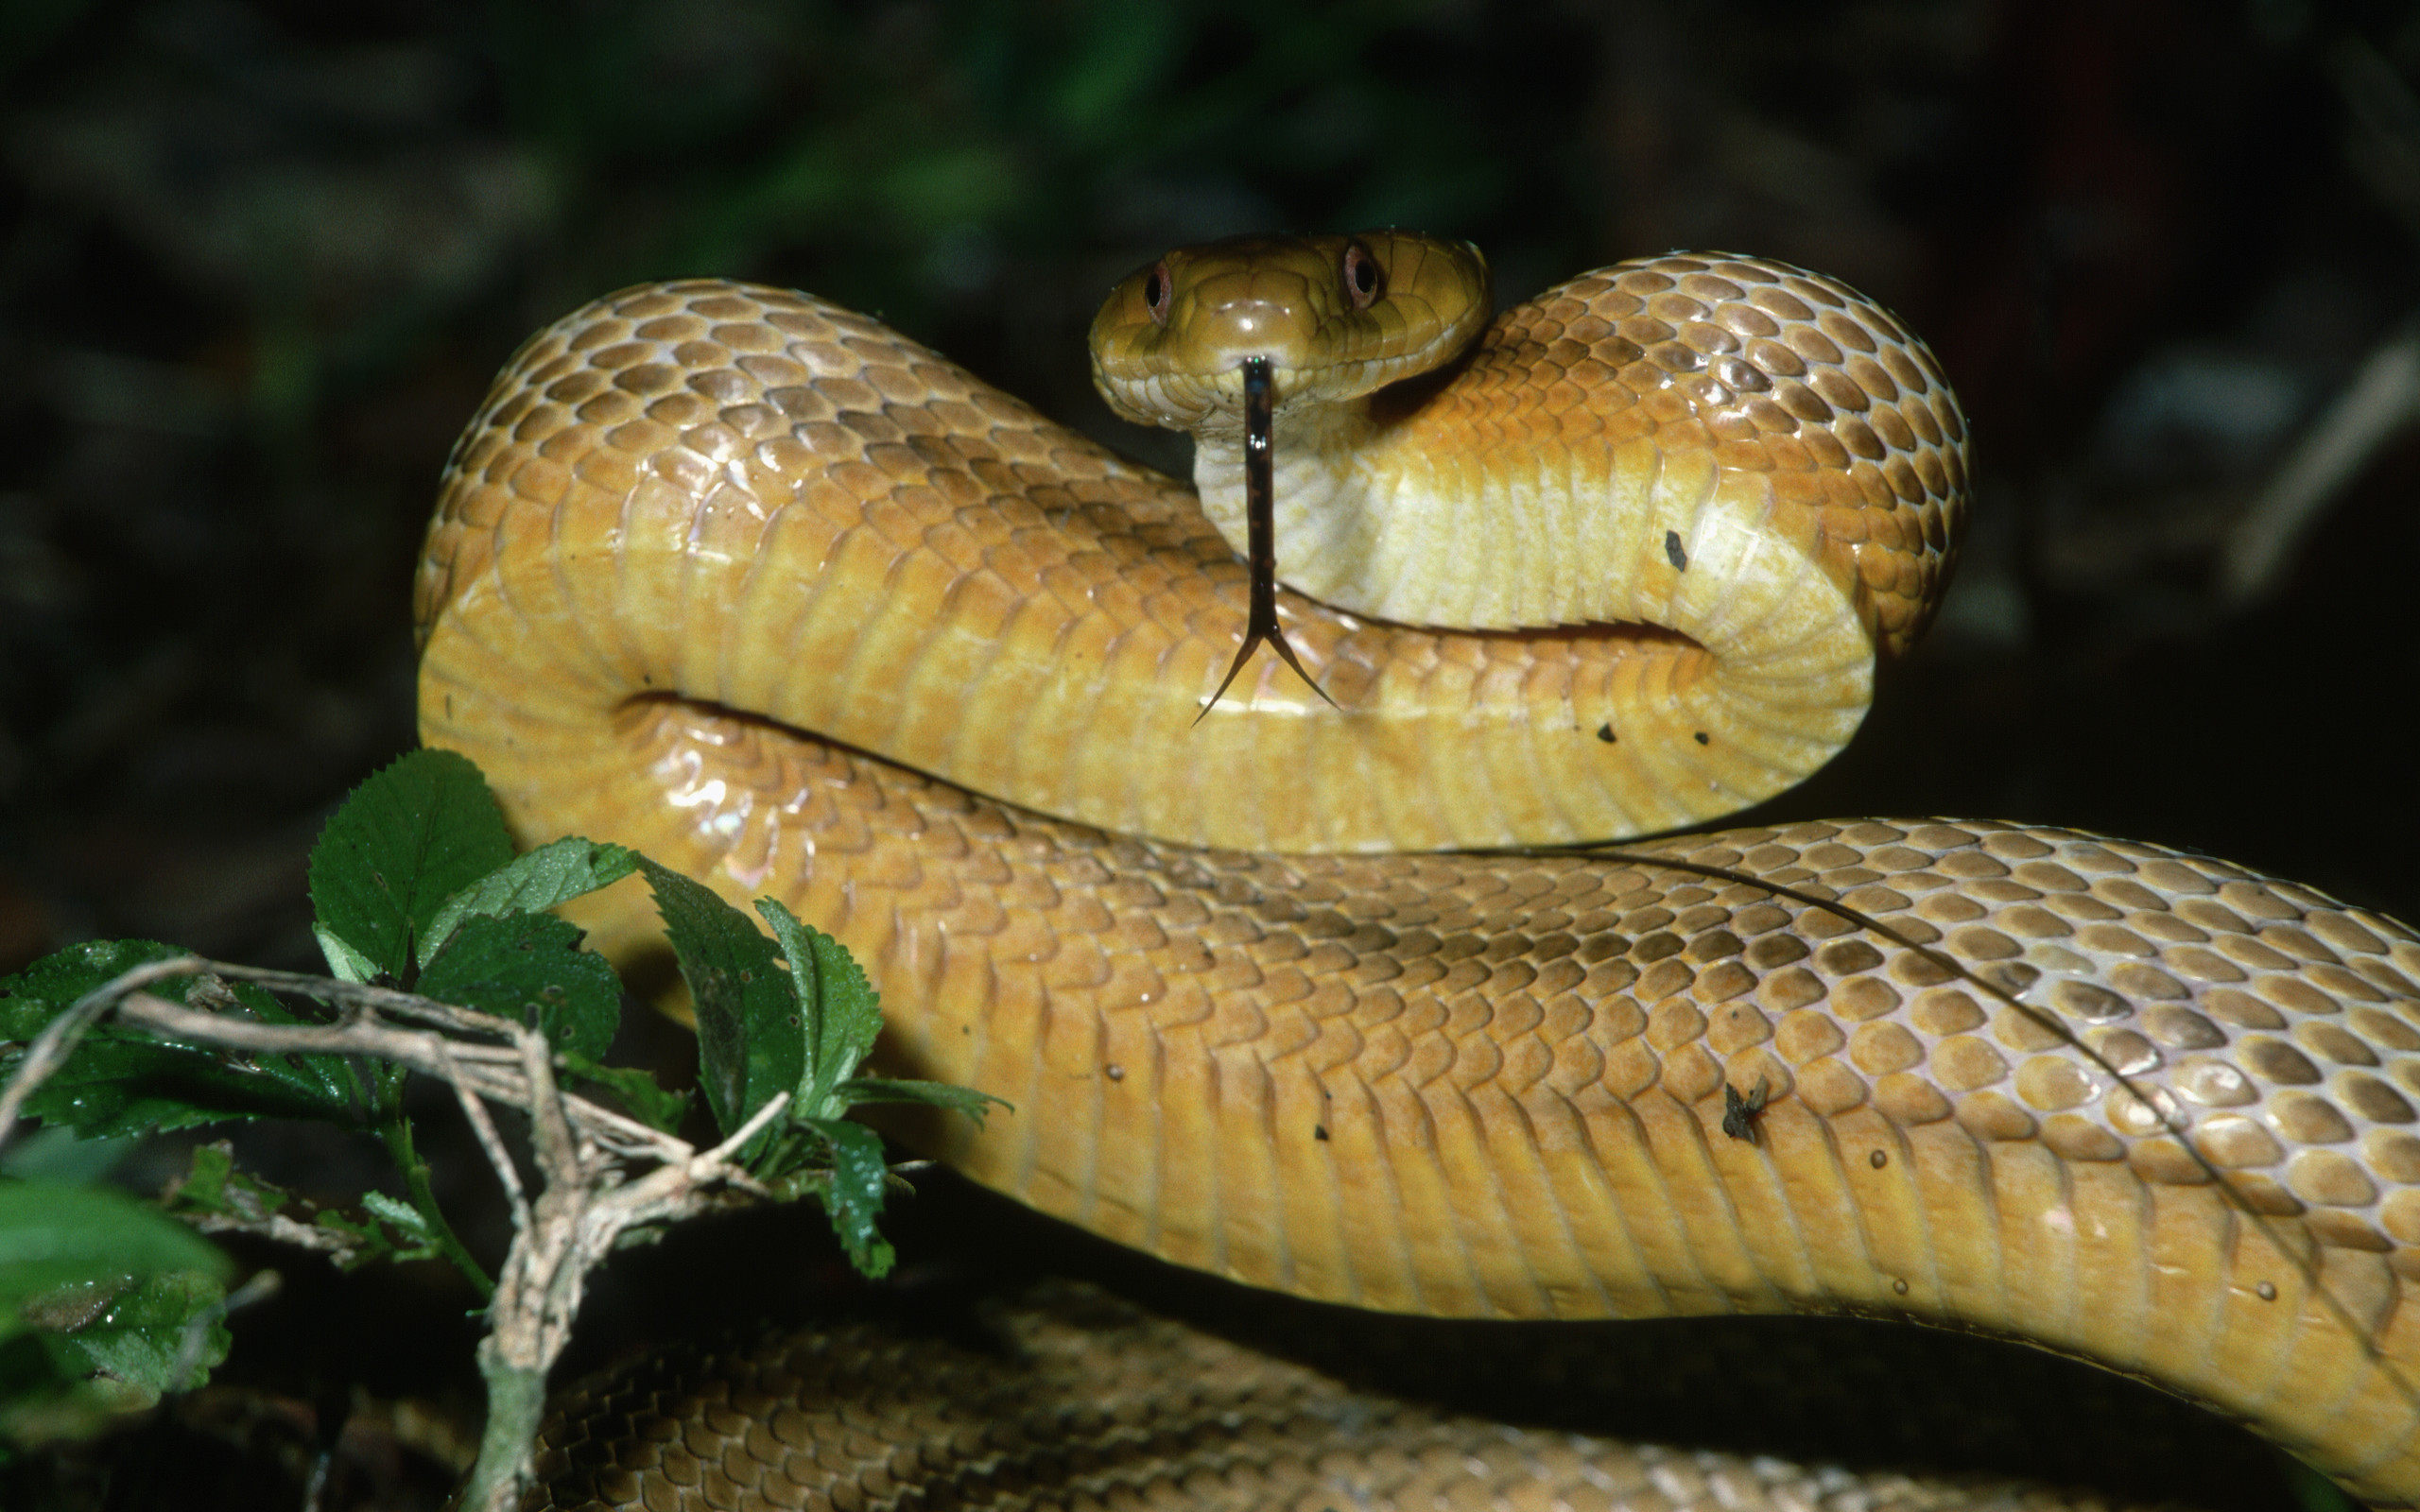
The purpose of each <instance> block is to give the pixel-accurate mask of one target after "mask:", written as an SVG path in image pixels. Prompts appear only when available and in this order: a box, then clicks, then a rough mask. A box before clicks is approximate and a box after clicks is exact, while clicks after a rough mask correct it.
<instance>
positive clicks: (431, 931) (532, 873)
mask: <svg viewBox="0 0 2420 1512" xmlns="http://www.w3.org/2000/svg"><path fill="white" fill-rule="evenodd" d="M638 864H639V858H638V852H637V851H631V850H629V849H628V848H626V847H623V846H618V845H607V844H605V843H604V842H602V841H597V840H583V839H581V838H579V836H577V835H566V836H565V837H563V838H562V839H560V840H557V841H555V842H554V843H553V844H551V845H542V846H540V847H539V848H538V849H537V850H535V851H528V852H527V853H525V854H522V855H518V856H515V857H513V858H512V859H511V860H510V862H507V863H506V864H505V865H504V866H502V867H500V868H497V869H495V870H494V871H491V872H489V873H488V874H487V875H486V876H484V877H481V878H480V879H479V880H478V881H476V882H475V883H473V884H471V885H469V886H467V887H465V888H463V889H462V890H461V891H459V892H458V893H456V894H454V895H453V896H452V897H450V898H448V899H446V900H445V902H443V903H441V904H440V905H439V906H438V910H437V912H436V913H435V914H434V915H432V916H431V917H430V919H429V921H428V928H427V930H426V932H425V933H424V934H423V936H422V937H421V941H420V947H419V954H420V964H421V965H422V966H423V967H426V966H427V965H428V963H429V962H430V961H431V960H433V959H435V958H436V955H437V953H438V951H439V950H441V948H443V946H444V944H445V942H446V941H447V940H448V939H449V938H451V937H452V936H453V934H454V931H455V930H456V929H457V928H458V927H459V926H460V924H461V922H462V920H463V919H471V918H475V917H478V916H480V915H502V914H510V913H515V912H519V913H526V914H540V913H544V912H545V911H546V910H547V909H549V908H552V907H554V906H555V905H556V904H557V903H564V902H570V901H571V900H573V899H574V898H578V897H580V896H581V895H583V894H586V893H592V892H595V891H596V889H597V888H599V887H608V886H611V885H614V883H617V882H619V881H621V880H622V879H623V878H624V877H627V876H629V875H630V874H631V872H633V871H635V870H637V869H638Z"/></svg>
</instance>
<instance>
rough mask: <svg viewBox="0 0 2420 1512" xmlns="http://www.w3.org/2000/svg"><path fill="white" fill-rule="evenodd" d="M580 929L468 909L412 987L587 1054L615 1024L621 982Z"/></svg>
mask: <svg viewBox="0 0 2420 1512" xmlns="http://www.w3.org/2000/svg"><path fill="white" fill-rule="evenodd" d="M579 941H580V932H579V929H578V928H577V927H576V926H574V925H573V924H571V923H570V922H568V921H567V920H564V919H557V918H556V917H555V916H554V915H552V914H518V913H516V914H506V915H504V916H503V917H501V918H498V917H496V916H494V915H492V914H476V915H473V916H472V917H471V918H468V919H464V920H462V924H461V927H460V928H459V929H458V930H457V931H456V932H455V934H454V937H453V938H452V939H451V940H449V941H447V943H446V945H445V948H444V949H442V950H441V951H439V952H438V953H437V958H436V959H434V960H432V961H430V962H429V963H428V969H427V970H426V971H423V972H422V973H421V978H420V981H419V982H418V983H417V984H415V986H414V990H415V991H418V992H419V993H420V994H421V995H422V996H423V997H432V998H435V999H437V1000H438V1001H439V1002H441V1003H455V1004H459V1005H462V1006H464V1007H469V1008H476V1009H478V1010H479V1011H480V1012H481V1013H492V1014H493V1015H495V1016H496V1017H497V1018H500V1019H510V1020H512V1021H513V1022H517V1023H531V1022H533V1017H532V1016H533V1015H534V1024H535V1027H536V1028H537V1030H538V1032H539V1033H540V1034H543V1035H544V1036H545V1037H546V1043H548V1044H549V1045H552V1046H554V1047H555V1048H557V1049H559V1050H562V1051H565V1052H568V1053H570V1054H574V1055H579V1056H586V1057H596V1056H601V1055H603V1054H604V1053H605V1051H606V1049H607V1047H608V1046H610V1045H612V1044H613V1042H614V1030H615V1029H616V1028H617V1027H619V1026H620V1024H621V1022H622V984H621V980H620V979H619V978H617V977H616V976H614V968H613V967H612V966H611V965H609V964H608V963H607V962H606V959H605V957H603V956H602V955H599V954H596V952H594V951H584V950H581V949H580V948H579Z"/></svg>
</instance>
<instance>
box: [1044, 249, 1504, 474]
mask: <svg viewBox="0 0 2420 1512" xmlns="http://www.w3.org/2000/svg"><path fill="white" fill-rule="evenodd" d="M1490 313H1491V308H1490V304H1489V298H1488V285H1487V260H1486V259H1485V258H1483V257H1481V256H1480V255H1479V252H1478V249H1477V248H1475V247H1473V246H1471V245H1470V244H1469V243H1467V242H1459V241H1448V240H1445V239H1443V238H1442V237H1436V236H1423V235H1419V234H1417V233H1414V232H1399V231H1374V232H1359V233H1357V234H1355V235H1351V236H1285V237H1278V236H1236V237H1230V238H1228V239H1227V240H1225V241H1217V242H1210V243H1207V244H1205V245H1203V246H1200V247H1186V248H1180V249H1176V250H1174V251H1171V252H1169V253H1168V254H1167V256H1166V257H1163V258H1161V259H1160V260H1159V261H1158V262H1156V263H1153V264H1151V265H1150V266H1148V267H1140V268H1137V269H1135V270H1134V271H1133V272H1132V273H1130V274H1128V275H1127V276H1126V277H1125V278H1124V279H1123V280H1121V281H1119V283H1118V284H1117V286H1116V287H1115V288H1114V289H1112V290H1110V294H1109V298H1108V299H1107V300H1106V301H1103V303H1102V304H1101V307H1100V314H1099V315H1098V316H1096V317H1095V318H1094V319H1093V331H1092V355H1093V383H1094V386H1095V387H1098V389H1099V390H1100V393H1101V397H1102V398H1103V399H1106V400H1107V401H1109V407H1110V408H1112V409H1113V410H1115V411H1116V412H1117V414H1118V415H1119V416H1120V417H1122V418H1124V419H1126V420H1130V421H1136V422H1138V423H1141V424H1146V425H1163V426H1167V428H1169V429H1171V430H1185V431H1191V430H1198V429H1200V428H1201V427H1202V426H1204V425H1212V426H1235V427H1240V425H1241V420H1240V415H1241V412H1242V405H1243V363H1244V359H1245V358H1247V357H1267V358H1268V359H1269V360H1270V364H1271V369H1272V371H1271V376H1272V378H1273V379H1274V381H1275V388H1276V393H1277V401H1278V404H1279V405H1280V406H1281V407H1283V406H1287V405H1291V404H1303V403H1310V404H1321V403H1335V402H1339V401H1348V400H1354V399H1358V398H1361V397H1362V396H1364V395H1367V394H1371V393H1374V392H1376V391H1377V390H1378V389H1380V388H1383V387H1386V386H1387V385H1389V384H1392V383H1395V382H1397V381H1399V380H1401V379H1405V378H1411V377H1416V376H1418V375H1419V374H1421V373H1425V372H1427V371H1430V370H1431V369H1435V368H1438V367H1440V366H1442V365H1443V364H1444V363H1446V362H1448V361H1450V360H1452V359H1453V358H1454V357H1455V356H1456V355H1457V354H1459V353H1460V352H1461V351H1462V350H1463V349H1464V348H1465V347H1467V346H1469V345H1470V343H1471V341H1472V339H1473V338H1474V337H1475V336H1477V335H1478V333H1479V331H1480V329H1481V328H1482V327H1484V326H1485V325H1486V324H1487V319H1488V316H1489V314H1490Z"/></svg>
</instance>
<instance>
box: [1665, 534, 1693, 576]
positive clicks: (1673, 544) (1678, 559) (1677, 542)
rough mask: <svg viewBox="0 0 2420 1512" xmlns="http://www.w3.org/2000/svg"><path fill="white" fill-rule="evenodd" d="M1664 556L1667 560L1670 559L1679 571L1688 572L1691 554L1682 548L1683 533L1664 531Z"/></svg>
mask: <svg viewBox="0 0 2420 1512" xmlns="http://www.w3.org/2000/svg"><path fill="white" fill-rule="evenodd" d="M1664 558H1665V559H1666V560H1667V561H1669V562H1670V563H1671V564H1672V566H1673V567H1674V569H1675V570H1677V571H1680V572H1687V571H1688V570H1689V554H1688V553H1687V552H1685V551H1683V550H1682V549H1681V533H1680V532H1679V531H1677V530H1667V531H1665V532H1664Z"/></svg>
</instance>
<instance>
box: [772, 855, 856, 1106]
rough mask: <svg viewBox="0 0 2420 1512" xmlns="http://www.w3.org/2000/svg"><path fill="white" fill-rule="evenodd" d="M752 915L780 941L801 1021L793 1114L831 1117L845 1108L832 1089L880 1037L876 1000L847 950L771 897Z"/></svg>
mask: <svg viewBox="0 0 2420 1512" xmlns="http://www.w3.org/2000/svg"><path fill="white" fill-rule="evenodd" d="M756 912H757V913H759V914H761V915H763V916H764V919H765V922H767V923H769V924H770V925H772V926H773V937H774V938H775V939H777V940H779V941H780V942H781V946H782V954H783V956H784V957H785V958H786V959H787V961H788V963H789V969H790V980H791V982H792V983H793V984H794V987H795V989H796V991H797V994H798V1003H799V1010H800V1014H801V1016H802V1017H803V1018H804V1021H805V1048H806V1058H805V1063H804V1065H803V1066H802V1067H800V1079H799V1084H798V1088H797V1091H798V1099H797V1104H796V1107H795V1109H794V1111H795V1115H796V1116H797V1117H800V1118H837V1117H838V1116H839V1115H840V1114H841V1113H843V1112H845V1111H847V1107H846V1105H845V1104H844V1103H841V1102H839V1101H837V1100H835V1099H834V1097H833V1096H832V1090H833V1089H834V1088H836V1087H838V1086H839V1085H840V1083H841V1082H843V1081H845V1080H847V1079H848V1077H849V1074H851V1073H852V1072H855V1071H856V1069H857V1063H858V1062H859V1061H861V1060H863V1059H865V1057H866V1055H867V1053H868V1052H870V1051H872V1050H873V1042H874V1040H875V1039H876V1038H877V1037H878V1036H879V1035H880V1034H881V1033H882V999H881V998H880V997H879V996H878V995H877V994H876V993H875V992H874V989H873V984H872V983H870V982H868V981H867V980H866V973H865V971H863V970H862V969H860V968H859V967H858V965H857V961H856V956H854V955H851V954H849V948H848V947H847V946H845V945H843V944H841V943H840V942H839V941H838V940H837V939H834V938H833V937H832V936H829V935H826V934H825V933H823V931H821V930H820V929H817V928H816V927H815V926H814V925H812V924H807V923H803V922H801V921H800V919H799V918H798V916H797V915H795V914H793V913H791V912H790V911H789V910H788V909H787V908H785V907H783V906H782V905H781V903H780V902H776V901H775V900H773V899H770V898H759V899H757V900H756Z"/></svg>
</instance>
